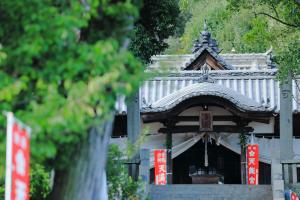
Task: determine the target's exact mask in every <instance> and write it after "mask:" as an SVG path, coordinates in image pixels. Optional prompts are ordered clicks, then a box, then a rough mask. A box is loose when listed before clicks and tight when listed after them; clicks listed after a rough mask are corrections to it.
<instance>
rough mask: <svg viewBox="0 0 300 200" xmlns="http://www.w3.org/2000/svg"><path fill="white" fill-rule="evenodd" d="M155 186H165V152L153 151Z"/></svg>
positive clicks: (162, 150) (163, 150)
mask: <svg viewBox="0 0 300 200" xmlns="http://www.w3.org/2000/svg"><path fill="white" fill-rule="evenodd" d="M154 173H155V185H166V184H167V150H166V149H155V150H154Z"/></svg>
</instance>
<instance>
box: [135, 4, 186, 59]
mask: <svg viewBox="0 0 300 200" xmlns="http://www.w3.org/2000/svg"><path fill="white" fill-rule="evenodd" d="M187 17H188V16H186V15H185V14H184V13H181V12H180V9H179V5H178V1H177V0H175V1H174V0H144V4H143V6H142V8H141V15H140V18H139V20H138V21H137V22H136V24H135V28H134V35H133V37H132V43H131V45H130V49H131V51H132V52H133V53H134V55H136V56H137V57H139V58H140V59H141V60H142V61H144V62H148V61H149V59H150V57H151V56H152V55H156V54H159V53H161V52H162V51H163V50H165V49H166V48H167V47H168V44H167V43H166V42H165V39H167V38H168V37H170V36H172V35H173V34H175V33H176V34H181V33H182V29H183V26H184V23H185V21H186V18H187Z"/></svg>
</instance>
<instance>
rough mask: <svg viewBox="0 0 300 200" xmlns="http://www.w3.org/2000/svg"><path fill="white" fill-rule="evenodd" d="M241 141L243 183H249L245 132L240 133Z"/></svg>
mask: <svg viewBox="0 0 300 200" xmlns="http://www.w3.org/2000/svg"><path fill="white" fill-rule="evenodd" d="M240 143H241V183H242V184H247V166H246V164H247V163H246V135H245V133H244V132H242V133H241V135H240Z"/></svg>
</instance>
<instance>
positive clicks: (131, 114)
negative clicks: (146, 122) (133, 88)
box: [127, 91, 141, 180]
mask: <svg viewBox="0 0 300 200" xmlns="http://www.w3.org/2000/svg"><path fill="white" fill-rule="evenodd" d="M140 129H141V117H140V96H139V91H137V92H136V93H134V94H133V95H132V96H131V97H130V98H128V100H127V134H128V140H129V142H130V143H131V144H135V143H136V141H137V139H138V137H139V134H140ZM138 163H139V153H136V154H135V155H133V156H132V158H131V160H130V162H129V166H128V172H129V175H130V176H131V177H132V178H133V180H137V179H138Z"/></svg>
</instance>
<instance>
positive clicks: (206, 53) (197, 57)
mask: <svg viewBox="0 0 300 200" xmlns="http://www.w3.org/2000/svg"><path fill="white" fill-rule="evenodd" d="M220 52H221V51H220V50H219V47H218V43H217V41H216V40H215V39H213V38H212V37H211V33H210V32H209V31H208V30H207V25H206V21H205V23H204V30H203V31H202V32H201V36H200V38H199V39H197V40H196V41H195V44H194V47H193V49H192V53H193V54H194V56H193V57H192V59H190V60H189V61H188V62H187V63H186V64H185V70H197V69H200V68H201V66H202V65H203V64H204V63H205V62H206V63H207V64H209V65H210V66H211V67H212V68H214V69H221V70H224V69H225V70H229V69H234V68H233V67H232V65H230V64H229V63H227V62H226V61H225V60H224V59H223V58H222V57H221V56H220V55H219V53H220Z"/></svg>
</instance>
